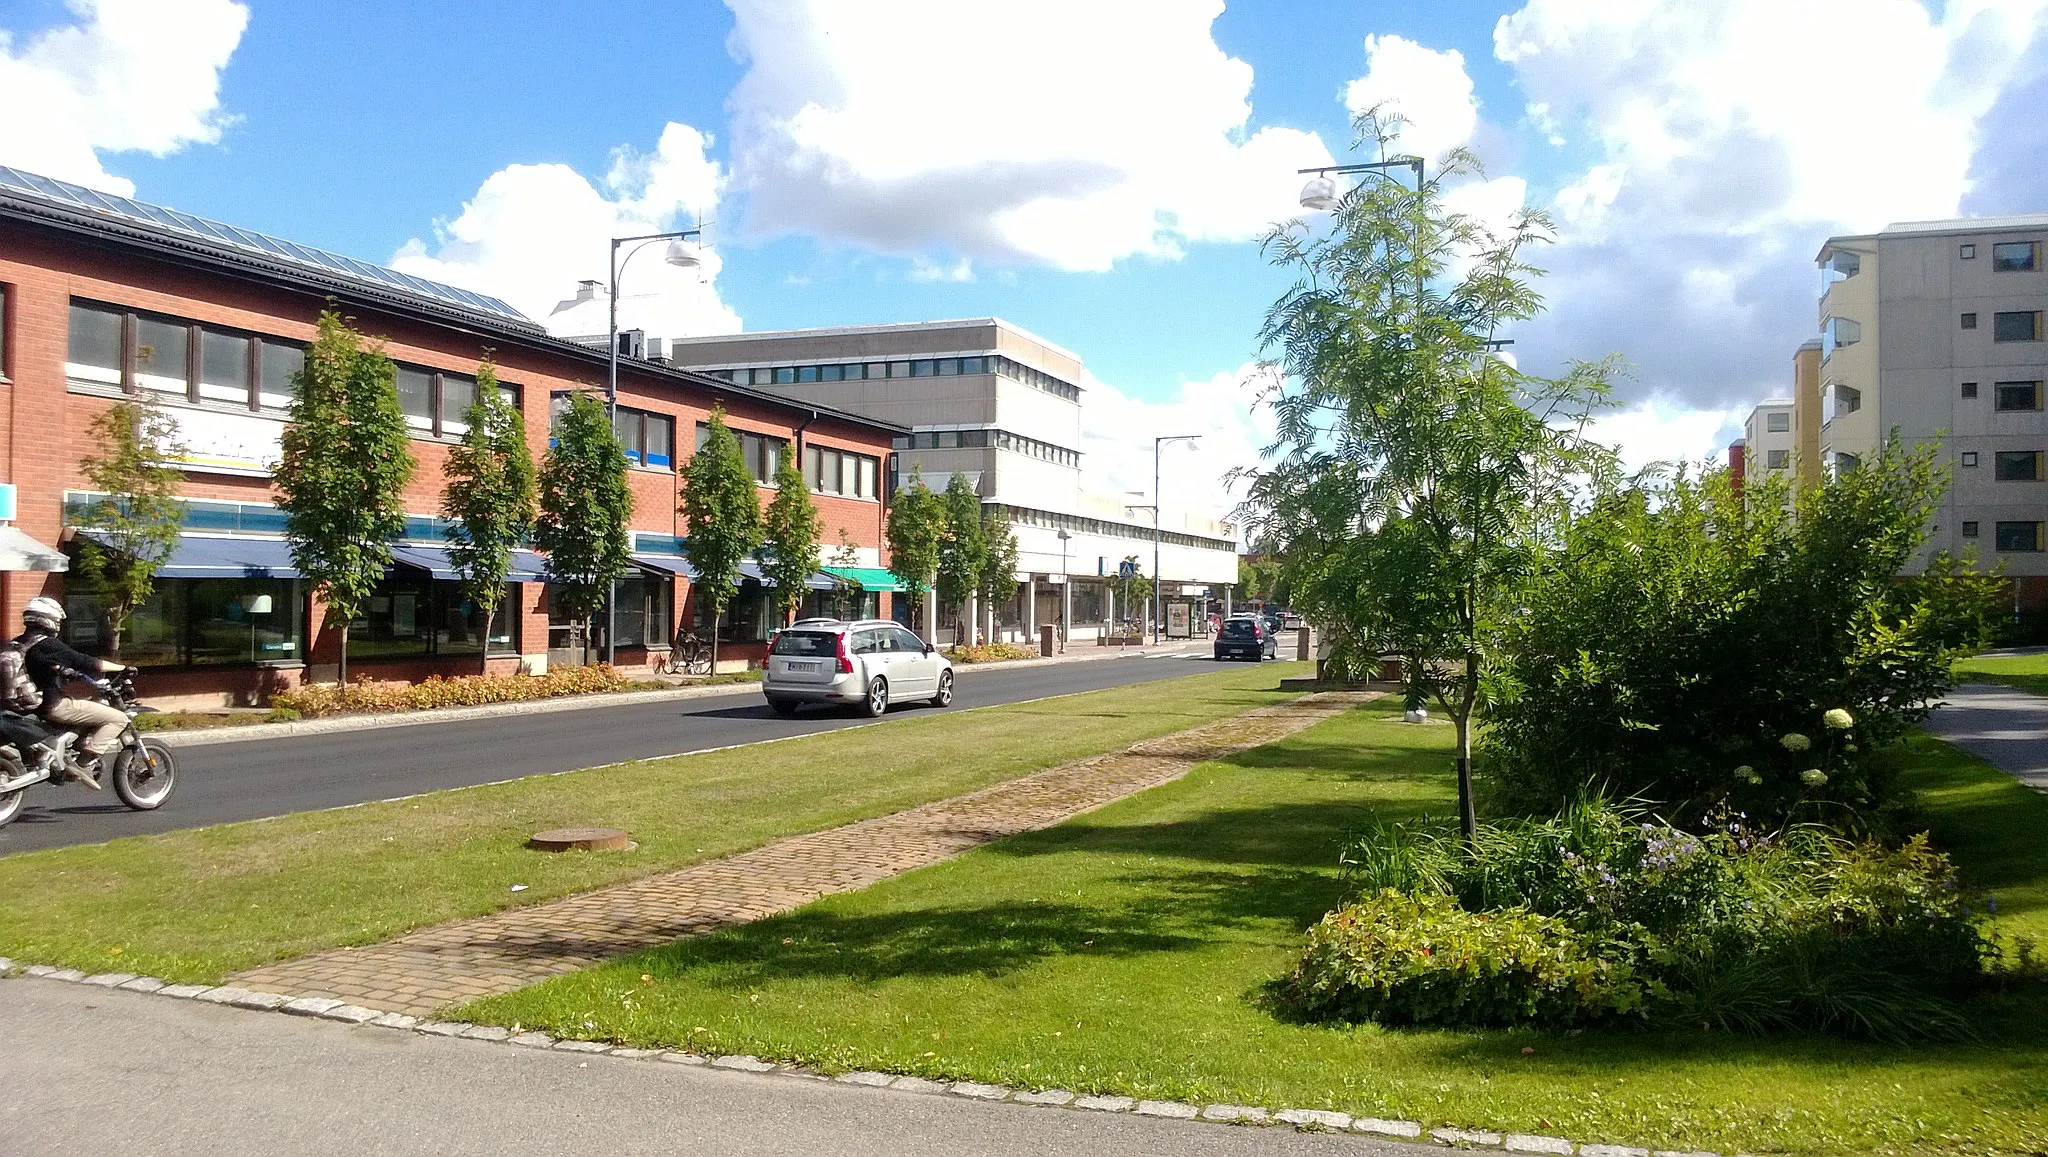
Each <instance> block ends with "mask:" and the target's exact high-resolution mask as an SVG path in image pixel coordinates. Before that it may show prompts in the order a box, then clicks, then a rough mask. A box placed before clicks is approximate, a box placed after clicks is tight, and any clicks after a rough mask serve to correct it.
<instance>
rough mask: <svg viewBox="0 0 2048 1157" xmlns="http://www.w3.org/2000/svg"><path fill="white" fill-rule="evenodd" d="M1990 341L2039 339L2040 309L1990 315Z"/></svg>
mask: <svg viewBox="0 0 2048 1157" xmlns="http://www.w3.org/2000/svg"><path fill="white" fill-rule="evenodd" d="M1991 340H1992V341H2040V340H2041V311H2040V310H2038V309H2034V310H2013V311H2009V312H2002V313H1994V314H1992V315H1991Z"/></svg>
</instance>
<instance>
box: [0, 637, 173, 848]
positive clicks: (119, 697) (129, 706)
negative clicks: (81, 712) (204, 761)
mask: <svg viewBox="0 0 2048 1157" xmlns="http://www.w3.org/2000/svg"><path fill="white" fill-rule="evenodd" d="M77 677H78V678H79V679H80V680H82V681H83V682H86V683H89V684H91V685H92V687H93V691H94V695H93V697H94V698H95V699H98V700H99V701H100V702H102V703H105V704H107V705H108V706H111V707H115V708H118V709H119V710H120V711H121V712H123V713H124V714H126V715H127V716H128V726H127V727H125V728H123V729H122V731H121V746H119V747H117V748H115V749H114V750H113V751H111V752H108V753H107V754H106V755H105V756H104V757H102V758H101V760H100V775H101V776H102V783H103V784H107V785H108V786H111V787H112V788H113V789H114V794H115V795H116V796H119V797H120V800H121V802H122V803H124V804H127V805H128V806H129V807H131V808H134V809H135V810H136V811H155V810H156V809H157V808H160V807H162V806H164V801H165V800H167V799H169V798H171V789H172V787H174V786H175V785H176V783H177V778H178V771H177V763H176V761H175V760H173V759H172V758H171V749H170V748H169V747H166V746H165V745H164V744H163V743H162V742H161V741H159V740H155V739H144V738H143V737H142V733H141V732H140V731H138V730H136V728H135V717H136V716H137V715H140V714H143V713H144V712H147V711H150V710H152V708H148V707H144V706H142V705H141V704H139V703H137V702H136V701H135V672H134V670H133V669H132V668H131V669H129V670H126V671H123V672H121V673H120V674H118V675H116V676H114V678H113V679H111V680H107V679H91V678H87V677H85V676H83V675H79V676H77ZM77 744H78V733H77V732H75V731H72V730H71V729H69V728H65V727H51V726H49V725H48V724H46V723H44V722H43V721H42V720H41V719H39V718H37V717H35V716H33V715H17V714H15V713H13V712H10V711H0V827H6V826H7V825H8V824H10V823H12V822H14V819H15V817H17V816H19V815H20V814H21V808H22V796H23V794H24V793H26V792H27V790H28V789H29V788H31V787H34V786H35V785H36V784H39V783H48V782H50V781H52V780H55V779H57V778H58V771H59V769H61V768H62V767H63V766H64V765H65V763H66V762H68V761H69V760H70V759H71V758H72V753H73V750H74V749H75V748H76V746H77ZM109 781H111V782H109Z"/></svg>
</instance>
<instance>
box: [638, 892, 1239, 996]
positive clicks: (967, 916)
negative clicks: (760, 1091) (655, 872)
mask: <svg viewBox="0 0 2048 1157" xmlns="http://www.w3.org/2000/svg"><path fill="white" fill-rule="evenodd" d="M1162 916H1163V914H1161V913H1158V912H1154V911H1149V910H1122V911H1118V910H1109V909H1102V908H1089V907H1082V906H1079V905H1073V904H1050V903H1045V904H1040V903H1029V902H1023V903H1018V902H1006V903H998V904H986V905H980V906H977V907H971V908H923V909H916V910H912V911H905V912H886V913H876V914H872V915H841V914H837V913H833V912H831V911H829V910H818V909H813V910H808V911H802V912H794V913H790V914H788V915H784V916H778V917H773V918H770V919H768V920H764V921H762V922H760V923H758V924H753V925H749V926H747V927H745V928H741V929H733V930H730V931H727V932H724V933H720V934H717V935H713V936H709V937H705V938H704V939H701V940H685V941H681V942H678V943H676V944H672V945H669V946H668V947H665V948H660V949H656V950H654V951H653V952H651V953H648V954H647V955H645V956H643V957H640V958H639V963H640V966H641V967H643V968H645V969H647V970H648V971H650V972H652V973H654V974H655V975H657V976H680V975H683V974H685V973H688V974H689V975H691V976H692V977H693V978H694V979H696V980H698V981H701V982H703V983H707V984H712V985H716V986H718V987H721V988H728V989H740V990H747V989H756V988H759V987H761V986H762V985H764V984H770V983H774V982H777V981H791V980H808V979H817V978H827V979H835V980H851V981H857V982H873V981H880V980H889V979H897V978H902V977H941V976H982V977H1001V976H1004V975H1007V974H1009V973H1013V972H1016V971H1017V970H1019V969H1022V968H1026V967H1028V966H1030V965H1033V964H1037V963H1039V962H1041V961H1044V960H1046V959H1049V958H1052V957H1057V956H1066V955H1076V954H1078V955H1087V956H1095V957H1101V956H1131V955H1136V954H1139V953H1147V952H1169V951H1184V950H1189V949H1194V948H1199V947H1201V946H1202V944H1203V943H1204V942H1203V941H1202V940H1201V939H1200V938H1199V937H1197V936H1191V935H1183V934H1177V933H1173V932H1168V931H1165V930H1164V928H1163V925H1164V922H1165V921H1164V920H1163V918H1162Z"/></svg>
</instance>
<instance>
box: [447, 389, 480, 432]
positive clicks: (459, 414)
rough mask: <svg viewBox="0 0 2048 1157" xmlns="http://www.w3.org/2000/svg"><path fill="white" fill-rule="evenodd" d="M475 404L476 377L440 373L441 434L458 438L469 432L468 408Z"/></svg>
mask: <svg viewBox="0 0 2048 1157" xmlns="http://www.w3.org/2000/svg"><path fill="white" fill-rule="evenodd" d="M475 404H476V379H475V378H472V377H470V376H469V375H467V374H442V375H441V434H442V436H443V437H447V438H460V437H462V436H463V435H464V434H466V433H468V432H469V422H468V421H467V420H466V419H467V417H468V415H469V408H470V407H471V406H473V405H475Z"/></svg>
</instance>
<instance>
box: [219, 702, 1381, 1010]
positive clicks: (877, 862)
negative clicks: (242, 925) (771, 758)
mask: <svg viewBox="0 0 2048 1157" xmlns="http://www.w3.org/2000/svg"><path fill="white" fill-rule="evenodd" d="M1374 697H1375V696H1372V695H1362V694H1357V693H1348V692H1335V693H1325V694H1320V695H1310V696H1305V697H1303V698H1301V699H1297V700H1295V701H1293V702H1290V703H1283V704H1279V705H1276V706H1272V707H1261V708H1257V709H1255V710H1252V711H1249V712H1246V713H1245V714H1242V715H1238V716H1234V717H1232V718H1229V719H1223V720H1219V721H1217V722H1215V723H1209V724H1204V725H1203V726H1200V727H1194V728H1190V729H1188V730H1186V731H1181V732H1176V733H1174V734H1172V735H1167V736H1162V737H1160V738H1158V739H1152V740H1148V741H1146V742H1144V743H1140V744H1138V745H1136V746H1134V747H1131V748H1128V749H1126V750H1124V751H1121V752H1117V753H1114V754H1111V755H1105V756H1096V757H1094V758H1091V759H1085V760H1080V761H1078V762H1075V763H1070V764H1064V765H1062V766H1059V767H1054V768H1049V769H1047V770H1045V771H1041V772H1037V773H1034V774H1032V775H1027V776H1023V777H1021V778H1019V779H1014V780H1010V781H1009V782H1007V783H1001V784H997V785H996V786H994V787H991V788H985V789H983V790H981V791H977V792H971V793H969V794H967V795H962V796H956V797H954V798H952V799H945V800H939V801H937V802H935V803H930V804H926V805H924V806H922V807H917V808H912V809H910V810H908V811H903V812H897V813H895V814H894V815H887V816H881V817H878V818H876V819H871V820H864V821H861V822H860V823H855V824H849V825H847V826H845V827H840V828H833V829H830V830H827V831H822V832H813V833H810V834H808V835H802V836H795V837H791V838H789V839H785V840H780V841H777V842H775V843H772V844H768V845H766V846H764V847H760V848H756V849H754V850H753V851H750V852H743V853H741V854H739V855H736V856H729V857H727V858H725V859H721V860H713V861H710V862H707V863H701V864H695V865H692V866H690V867H688V868H684V869H681V870H679V871H673V872H665V873H662V874H660V875H655V876H649V877H646V878H644V879H640V880H635V881H632V882H630V883H626V884H620V885H617V886H614V887H610V888H604V889H600V890H598V891H595V892H586V893H584V894H582V895H580V896H570V897H567V898H565V899H561V900H555V901H552V902H549V903H544V904H535V905H530V906H528V907H524V908H514V909H512V910H510V911H506V912H501V913H498V914H496V915H493V916H485V917H481V918H478V919H474V920H462V921H457V922H455V923H452V924H444V925H440V926H438V927H433V928H427V929H423V930H421V931H418V932H414V933H411V934H409V935H406V936H402V937H399V938H398V939H396V940H392V941H389V942H387V943H384V944H379V945H373V946H369V947H364V948H345V949H340V950H336V951H332V952H323V953H318V954H315V955H312V956H305V957H300V958H298V959H296V960H287V961H283V962H281V963H278V964H271V965H265V966H264V967H262V968H257V969H252V970H250V971H248V972H244V973H241V974H239V975H236V976H233V977H230V978H229V980H228V984H229V985H230V986H232V987H234V988H238V989H246V990H249V991H254V992H270V993H278V994H280V995H282V996H291V997H324V998H328V999H334V1000H343V1001H347V1002H349V1003H351V1004H355V1005H360V1006H363V1007H366V1008H373V1009H379V1010H384V1011H396V1012H402V1013H407V1014H411V1015H415V1016H426V1015H429V1014H431V1013H433V1012H434V1011H435V1010H436V1009H439V1008H443V1007H445V1006H447V1005H450V1004H456V1003H460V1002H463V1001H468V1000H473V999H475V998H477V997H481V996H488V995H491V994H494V993H501V992H511V991H514V990H515V989H519V988H524V987H526V986H527V985H529V984H533V983H536V982H538V981H541V980H545V979H547V978H548V977H550V976H555V975H558V974H560V973H565V972H574V971H577V970H579V969H583V968H588V967H590V966H591V965H593V964H596V963H598V962H599V961H601V960H604V959H607V958H610V957H614V956H622V955H625V954H627V953H629V952H633V951H637V950H639V949H642V948H649V947H652V946H654V945H657V944H665V943H668V942H669V941H672V940H676V939H680V938H682V937H685V936H691V935H697V934H701V933H704V932H710V931H712V930H714V929H717V928H721V927H725V926H728V925H731V924H737V923H744V922H747V921H751V920H758V919H761V918H763V917H765V916H769V915H772V914H774V913H777V912H783V911H787V910H789V909H792V908H796V907H799V906H801V905H803V904H806V903H809V902H810V901H812V900H815V899H817V898H818V897H820V896H825V895H830V894H832V893H834V892H845V891H852V890H854V889H858V888H864V887H867V886H868V885H869V884H872V883H875V882H876V881H879V880H884V879H887V878H888V877H890V876H894V875H898V874H900V873H902V872H907V871H910V870H911V869H913V868H919V867H923V866H925V865H927V864H933V863H937V862H939V861H941V860H946V859H951V858H952V857H954V856H957V855H959V854H961V853H962V852H965V851H967V850H969V849H971V848H975V847H979V846H981V845H983V844H987V843H992V842H994V841H996V840H1000V839H1002V838H1004V837H1006V836H1011V835H1015V834H1017V833H1019V832H1025V831H1032V830H1035V829H1038V828H1044V827H1050V826H1052V825H1053V824H1056V823H1059V822H1061V821H1063V820H1066V819H1069V818H1071V817H1073V816H1076V815H1079V814H1081V813H1083V812H1087V811H1092V810H1094V809H1095V808H1098V807H1101V806H1103V805H1104V804H1107V803H1111V802H1113V801H1115V800H1119V799H1122V798H1124V797H1125V796H1128V795H1132V794H1134V793H1136V792H1140V791H1144V790H1145V789H1147V788H1150V787H1156V786H1158V785H1159V784H1162V783H1166V782H1168V781H1170V780H1174V779H1178V778H1179V777H1181V776H1182V775H1185V774H1186V773H1187V772H1188V770H1189V769H1190V768H1192V767H1194V766H1195V765H1196V764H1198V763H1202V762H1205V761H1207V760H1212V759H1217V758H1220V757H1222V756H1225V755H1229V754H1231V753H1234V752H1238V751H1243V750H1246V749H1248V748H1252V747H1257V746H1260V745H1262V744H1266V743H1271V742H1273V741H1275V740H1277V739H1281V738H1284V737H1286V736H1288V735H1292V734H1294V733H1295V732H1298V731H1301V730H1303V729H1304V728H1307V727H1309V726H1311V725H1313V724H1315V723H1318V722H1321V721H1322V720H1324V719H1328V718H1330V717H1331V716H1333V715H1335V714H1337V713H1338V712H1341V711H1343V710H1345V709H1347V708H1349V707H1350V706H1352V705H1353V704H1356V703H1360V702H1363V701H1365V700H1366V699H1369V698H1374Z"/></svg>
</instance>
